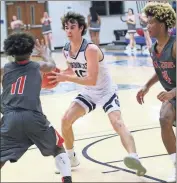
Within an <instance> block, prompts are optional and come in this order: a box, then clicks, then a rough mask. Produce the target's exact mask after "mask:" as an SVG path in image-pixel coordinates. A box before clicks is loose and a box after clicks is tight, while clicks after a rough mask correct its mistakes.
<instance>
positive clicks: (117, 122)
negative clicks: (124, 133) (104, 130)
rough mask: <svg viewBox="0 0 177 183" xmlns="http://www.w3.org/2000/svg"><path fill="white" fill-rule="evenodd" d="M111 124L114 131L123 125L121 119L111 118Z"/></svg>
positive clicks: (119, 129)
mask: <svg viewBox="0 0 177 183" xmlns="http://www.w3.org/2000/svg"><path fill="white" fill-rule="evenodd" d="M111 124H112V126H113V128H114V130H115V131H121V130H122V128H124V127H125V125H124V123H123V121H122V120H120V119H111Z"/></svg>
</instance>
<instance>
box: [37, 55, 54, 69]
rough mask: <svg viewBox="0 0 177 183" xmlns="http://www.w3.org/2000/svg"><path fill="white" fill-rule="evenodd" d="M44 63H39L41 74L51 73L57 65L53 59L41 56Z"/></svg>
mask: <svg viewBox="0 0 177 183" xmlns="http://www.w3.org/2000/svg"><path fill="white" fill-rule="evenodd" d="M41 57H42V59H43V61H39V62H38V63H39V65H40V71H41V72H51V71H52V70H53V69H55V68H56V64H55V61H54V60H53V58H52V57H50V56H49V55H47V54H46V55H45V54H44V55H41Z"/></svg>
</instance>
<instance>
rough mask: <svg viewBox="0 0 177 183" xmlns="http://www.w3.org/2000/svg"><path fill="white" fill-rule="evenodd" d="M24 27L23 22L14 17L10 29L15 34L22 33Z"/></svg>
mask: <svg viewBox="0 0 177 183" xmlns="http://www.w3.org/2000/svg"><path fill="white" fill-rule="evenodd" d="M22 26H23V22H22V21H21V20H18V19H17V17H16V16H15V15H14V16H13V17H12V22H11V23H10V27H11V29H12V31H13V32H20V31H21V29H22Z"/></svg>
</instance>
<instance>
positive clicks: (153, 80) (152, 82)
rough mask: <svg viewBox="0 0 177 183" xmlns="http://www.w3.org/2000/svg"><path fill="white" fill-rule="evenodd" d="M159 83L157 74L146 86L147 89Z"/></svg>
mask: <svg viewBox="0 0 177 183" xmlns="http://www.w3.org/2000/svg"><path fill="white" fill-rule="evenodd" d="M158 81H159V78H158V76H157V74H156V73H155V74H154V75H153V76H152V77H151V78H150V79H149V81H148V82H147V83H146V84H145V87H146V88H148V89H149V88H151V87H152V86H153V85H154V84H155V83H157V82H158Z"/></svg>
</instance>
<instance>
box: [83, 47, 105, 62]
mask: <svg viewBox="0 0 177 183" xmlns="http://www.w3.org/2000/svg"><path fill="white" fill-rule="evenodd" d="M89 44H94V43H88V44H87V46H86V48H85V51H86V49H87V47H88V45H89ZM98 48H99V47H98ZM99 50H100V51H101V53H102V56H103V58H102V59H101V60H99V62H102V61H103V60H104V54H103V52H102V50H101V49H100V48H99ZM85 51H84V57H85V60H86V61H87V59H86V56H85Z"/></svg>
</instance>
